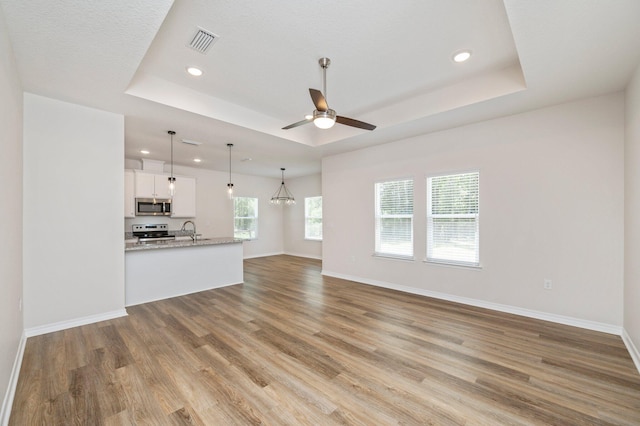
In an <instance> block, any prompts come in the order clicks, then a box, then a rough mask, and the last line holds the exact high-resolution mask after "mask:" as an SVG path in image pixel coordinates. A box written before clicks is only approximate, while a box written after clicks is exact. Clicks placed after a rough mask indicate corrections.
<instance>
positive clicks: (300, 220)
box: [283, 174, 322, 259]
mask: <svg viewBox="0 0 640 426" xmlns="http://www.w3.org/2000/svg"><path fill="white" fill-rule="evenodd" d="M286 185H287V189H289V190H290V191H291V193H292V194H293V196H294V197H295V199H296V204H294V205H292V206H283V207H284V210H283V215H284V223H283V225H284V229H283V231H284V252H285V253H286V254H290V255H293V256H301V257H309V258H312V259H322V241H314V240H306V239H305V238H304V225H305V217H304V199H305V198H307V197H317V196H321V195H322V179H321V175H320V174H315V175H309V176H303V177H299V178H293V179H287V181H286Z"/></svg>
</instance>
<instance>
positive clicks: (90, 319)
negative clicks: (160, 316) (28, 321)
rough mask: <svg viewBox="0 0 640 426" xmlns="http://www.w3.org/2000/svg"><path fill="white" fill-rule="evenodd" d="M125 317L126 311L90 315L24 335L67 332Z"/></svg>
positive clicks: (36, 329) (48, 325) (43, 326)
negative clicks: (67, 330)
mask: <svg viewBox="0 0 640 426" xmlns="http://www.w3.org/2000/svg"><path fill="white" fill-rule="evenodd" d="M125 316H127V311H126V309H118V310H116V311H110V312H104V313H102V314H97V315H89V316H87V317H82V318H74V319H72V320H67V321H60V322H56V323H52V324H45V325H40V326H38V327H32V328H27V329H25V330H24V333H25V335H26V336H27V337H32V336H39V335H41V334H47V333H52V332H54V331H60V330H66V329H67V328H73V327H78V326H81V325H87V324H93V323H94V322H100V321H106V320H110V319H114V318H120V317H125Z"/></svg>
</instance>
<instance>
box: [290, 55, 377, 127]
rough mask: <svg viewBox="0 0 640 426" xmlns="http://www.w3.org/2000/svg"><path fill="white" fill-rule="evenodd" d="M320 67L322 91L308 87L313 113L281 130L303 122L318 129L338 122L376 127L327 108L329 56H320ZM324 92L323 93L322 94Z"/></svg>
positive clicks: (352, 125)
mask: <svg viewBox="0 0 640 426" xmlns="http://www.w3.org/2000/svg"><path fill="white" fill-rule="evenodd" d="M318 63H319V64H320V67H321V68H322V92H321V91H319V90H316V89H309V94H310V95H311V100H312V101H313V104H314V105H315V107H316V109H315V110H314V111H313V114H310V115H307V116H306V117H305V119H304V120H302V121H298V122H297V123H293V124H289V125H288V126H286V127H283V128H282V129H283V130H289V129H293V128H294V127H298V126H302V125H303V124H307V123H311V122H313V124H315V125H316V127H318V128H320V129H329V128H331V127H333V125H334V124H335V123H336V122H338V123H340V124H345V125H347V126H351V127H357V128H359V129H365V130H373V129H375V128H376V126H374V125H373V124H369V123H365V122H364V121H359V120H354V119H353V118H347V117H342V116H340V115H337V114H336V112H335V111H334V110H332V109H331V108H329V105H328V104H327V98H326V96H325V95H326V94H327V68H329V65H330V64H331V60H330V59H329V58H320V60H319V61H318ZM323 92H324V95H323V94H322V93H323Z"/></svg>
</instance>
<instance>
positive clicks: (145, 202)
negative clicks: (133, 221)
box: [136, 198, 171, 216]
mask: <svg viewBox="0 0 640 426" xmlns="http://www.w3.org/2000/svg"><path fill="white" fill-rule="evenodd" d="M136 216H171V199H159V198H136Z"/></svg>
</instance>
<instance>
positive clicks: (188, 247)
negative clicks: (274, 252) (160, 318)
mask: <svg viewBox="0 0 640 426" xmlns="http://www.w3.org/2000/svg"><path fill="white" fill-rule="evenodd" d="M242 259H243V251H242V240H238V239H235V238H231V237H229V238H224V237H223V238H203V239H198V240H197V241H195V242H194V241H192V240H191V239H185V240H172V241H157V242H152V243H140V242H131V243H126V244H125V289H126V290H125V305H126V306H132V305H138V304H140V303H146V302H152V301H155V300H161V299H167V298H170V297H176V296H182V295H185V294H190V293H195V292H199V291H204V290H210V289H213V288H218V287H224V286H228V285H234V284H240V283H242V282H243V272H242V269H243V267H242Z"/></svg>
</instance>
